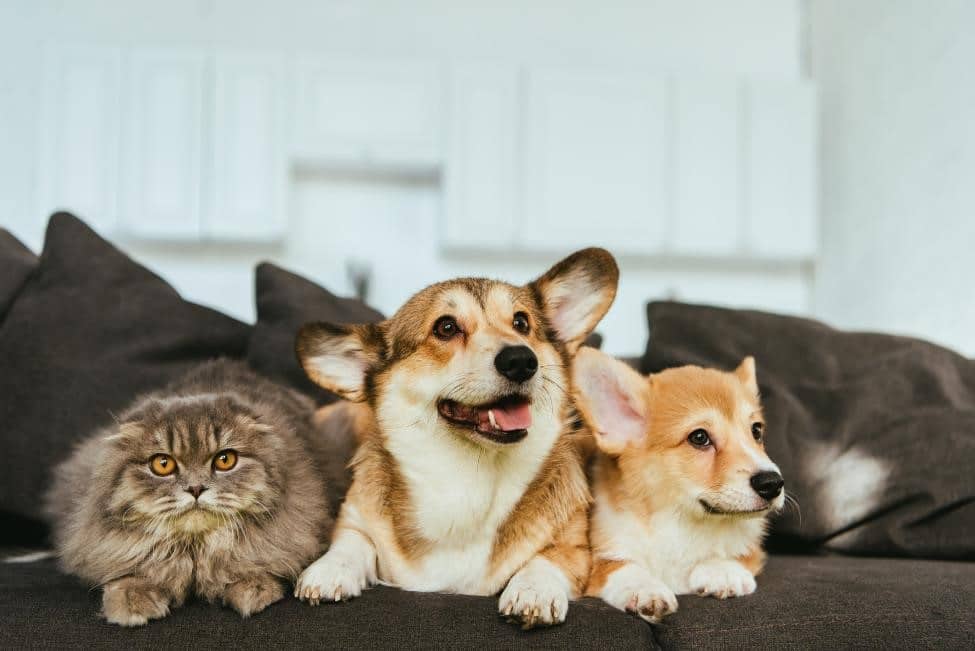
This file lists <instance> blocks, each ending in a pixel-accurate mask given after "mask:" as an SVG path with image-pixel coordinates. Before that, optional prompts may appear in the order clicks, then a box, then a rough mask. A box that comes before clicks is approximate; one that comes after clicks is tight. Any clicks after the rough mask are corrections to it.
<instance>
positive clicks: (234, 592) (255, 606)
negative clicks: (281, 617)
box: [223, 574, 284, 617]
mask: <svg viewBox="0 0 975 651" xmlns="http://www.w3.org/2000/svg"><path fill="white" fill-rule="evenodd" d="M283 596H284V588H283V587H281V582H280V581H278V580H277V579H276V578H274V577H273V576H270V575H268V574H265V575H259V576H253V577H247V578H245V579H241V580H240V581H237V582H236V583H231V584H230V585H228V586H227V588H226V589H225V590H224V594H223V602H224V603H225V604H226V605H228V606H230V607H231V608H233V609H234V610H236V611H237V612H238V613H240V614H241V616H243V617H249V616H251V615H253V614H254V613H259V612H261V611H262V610H264V609H265V608H267V607H268V606H270V605H271V604H273V603H274V602H275V601H278V600H280V599H281V598H282V597H283Z"/></svg>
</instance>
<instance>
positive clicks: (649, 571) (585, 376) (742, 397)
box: [573, 349, 785, 622]
mask: <svg viewBox="0 0 975 651" xmlns="http://www.w3.org/2000/svg"><path fill="white" fill-rule="evenodd" d="M573 369H574V370H573V374H574V385H573V386H574V390H575V392H576V398H577V404H578V407H579V409H580V412H581V413H582V414H583V417H584V418H585V420H586V421H587V422H588V423H589V425H590V427H591V428H592V430H593V435H594V436H595V438H596V444H597V447H598V449H599V452H598V453H597V455H596V456H595V458H594V461H593V466H592V493H593V508H592V511H591V515H590V545H591V547H592V554H593V561H592V573H591V575H590V579H589V584H588V586H587V588H586V594H587V595H590V596H598V597H600V598H602V599H603V600H604V601H606V602H607V603H609V604H610V605H612V606H615V607H616V608H619V609H621V610H626V611H631V612H634V613H636V614H637V615H639V616H640V617H642V618H643V619H645V620H647V621H650V622H659V621H660V620H661V619H662V618H663V617H664V616H666V615H668V614H670V613H672V612H674V611H675V610H677V597H676V595H678V594H698V595H710V596H713V597H717V598H719V599H724V598H727V597H736V596H742V595H747V594H751V593H752V592H754V591H755V587H756V585H755V576H756V575H757V574H758V573H759V572H761V570H762V567H763V565H764V563H765V553H764V551H763V550H762V539H763V537H764V535H765V528H766V520H767V516H768V515H769V514H770V513H773V512H775V511H777V510H778V509H780V508H781V507H782V505H783V503H784V500H785V492H784V490H783V486H784V481H783V479H782V475H781V473H780V472H779V468H778V466H776V465H775V464H774V463H773V462H772V461H771V460H770V459H769V457H768V454H766V452H765V444H764V439H765V424H764V420H763V418H762V406H761V403H760V401H759V392H758V382H757V380H756V376H755V361H754V359H753V358H751V357H747V358H745V360H744V361H743V362H742V363H741V365H740V366H738V368H737V369H735V371H733V372H730V373H726V372H721V371H718V370H715V369H706V368H701V367H698V366H683V367H680V368H672V369H667V370H665V371H662V372H660V373H655V374H652V375H650V376H643V375H640V374H639V373H637V372H636V371H634V370H633V369H632V368H630V367H629V366H627V365H626V364H625V363H623V362H621V361H619V360H616V359H613V358H611V357H608V356H607V355H605V354H603V353H600V352H599V351H596V350H592V349H583V350H581V351H580V352H579V354H578V355H577V356H576V360H575V364H574V367H573Z"/></svg>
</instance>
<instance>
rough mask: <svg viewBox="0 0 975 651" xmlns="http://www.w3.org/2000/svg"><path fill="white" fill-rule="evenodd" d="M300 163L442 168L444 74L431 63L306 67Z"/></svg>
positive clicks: (296, 146) (296, 140)
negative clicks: (439, 166)
mask: <svg viewBox="0 0 975 651" xmlns="http://www.w3.org/2000/svg"><path fill="white" fill-rule="evenodd" d="M297 87H298V88H297V100H296V104H297V119H296V120H295V128H294V131H293V134H292V141H293V145H292V147H293V152H294V153H295V155H296V157H297V158H298V160H299V163H301V164H305V165H309V166H317V165H323V166H328V165H336V164H337V165H350V164H351V165H356V166H364V167H369V166H380V167H383V166H390V167H404V168H413V167H417V168H430V167H433V166H436V165H438V164H439V163H440V159H441V151H440V132H441V130H442V125H441V122H440V115H441V112H442V106H441V105H442V103H443V90H442V82H441V68H440V66H438V65H436V64H433V63H426V62H418V63H414V62H398V61H364V60H356V59H316V60H310V59H307V60H304V61H301V62H300V63H299V65H298V80H297Z"/></svg>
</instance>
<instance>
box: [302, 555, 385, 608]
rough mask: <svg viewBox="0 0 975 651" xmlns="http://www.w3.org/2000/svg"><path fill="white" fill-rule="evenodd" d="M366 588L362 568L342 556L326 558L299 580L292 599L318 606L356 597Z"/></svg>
mask: <svg viewBox="0 0 975 651" xmlns="http://www.w3.org/2000/svg"><path fill="white" fill-rule="evenodd" d="M366 584H367V577H366V573H365V571H364V570H363V569H362V568H361V567H357V566H356V564H355V563H354V562H351V561H349V560H347V559H345V558H343V557H342V556H339V555H336V554H325V555H324V556H322V557H321V558H319V559H318V560H317V561H315V562H314V563H312V564H311V565H309V566H308V567H307V568H306V569H305V571H304V572H302V573H301V576H299V577H298V582H297V584H296V585H295V596H296V597H298V598H299V599H301V600H302V601H307V602H308V603H310V604H311V605H312V606H317V605H318V604H319V602H322V601H345V600H347V599H352V598H353V597H358V596H359V595H360V594H362V589H363V588H365V587H366Z"/></svg>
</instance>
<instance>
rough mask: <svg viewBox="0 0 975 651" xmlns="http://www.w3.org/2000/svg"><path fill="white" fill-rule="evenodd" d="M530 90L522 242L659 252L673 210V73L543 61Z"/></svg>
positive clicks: (536, 245)
mask: <svg viewBox="0 0 975 651" xmlns="http://www.w3.org/2000/svg"><path fill="white" fill-rule="evenodd" d="M527 93H528V96H527V102H528V105H527V119H526V121H525V130H524V134H525V138H526V151H525V163H524V164H525V186H524V193H523V197H524V202H525V204H524V206H525V207H524V211H525V212H524V219H523V221H522V230H521V233H520V234H519V236H518V242H519V243H520V244H521V245H524V246H527V247H532V248H543V249H553V248H554V249H559V250H565V249H567V248H570V247H579V246H590V245H594V244H599V245H603V246H608V247H611V248H612V249H613V250H614V251H616V252H620V253H626V252H630V253H652V252H656V251H658V250H659V249H660V248H661V246H662V245H663V241H664V235H665V232H666V223H667V219H668V217H669V215H668V213H669V197H668V189H669V187H668V186H669V159H670V149H671V147H670V140H669V138H668V128H667V127H668V116H669V106H668V95H669V91H668V82H667V80H665V79H662V78H655V77H652V76H648V75H640V74H632V75H622V74H603V73H578V72H570V71H560V70H551V69H549V70H541V69H534V70H531V71H530V72H529V77H528V86H527Z"/></svg>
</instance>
